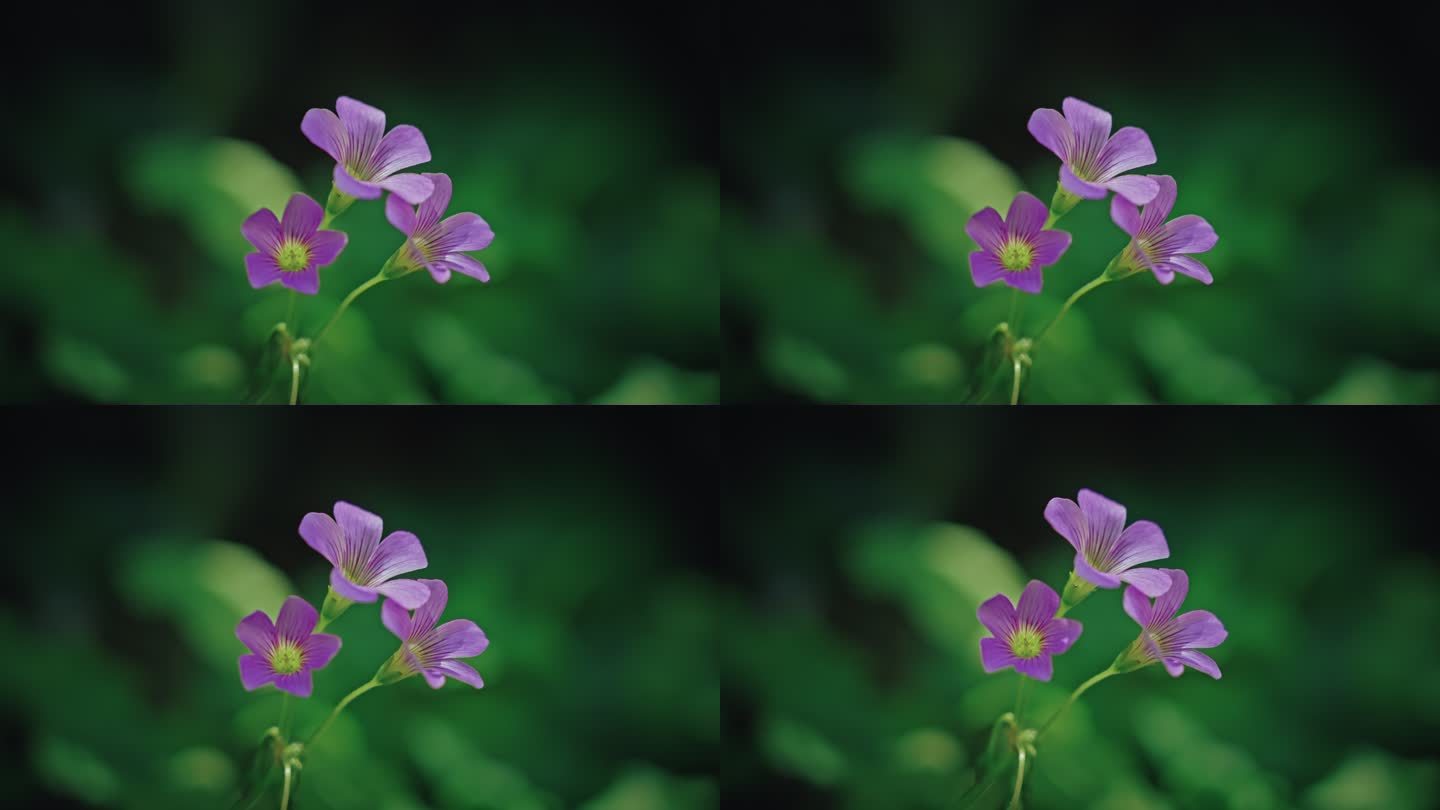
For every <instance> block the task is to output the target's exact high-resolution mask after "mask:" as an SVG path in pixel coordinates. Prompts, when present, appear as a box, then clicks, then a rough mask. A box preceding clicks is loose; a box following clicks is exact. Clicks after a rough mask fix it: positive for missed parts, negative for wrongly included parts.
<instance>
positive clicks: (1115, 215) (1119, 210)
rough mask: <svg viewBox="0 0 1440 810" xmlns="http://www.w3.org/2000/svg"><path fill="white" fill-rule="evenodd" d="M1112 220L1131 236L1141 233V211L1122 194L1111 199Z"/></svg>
mask: <svg viewBox="0 0 1440 810" xmlns="http://www.w3.org/2000/svg"><path fill="white" fill-rule="evenodd" d="M1110 219H1111V220H1112V221H1113V222H1114V223H1115V224H1116V225H1119V226H1120V230H1122V231H1124V232H1125V233H1127V234H1129V235H1131V236H1135V235H1136V234H1138V233H1140V209H1139V208H1137V207H1136V206H1135V203H1133V202H1130V201H1129V200H1127V199H1125V197H1124V196H1122V195H1120V194H1116V195H1115V196H1114V197H1112V198H1111V199H1110Z"/></svg>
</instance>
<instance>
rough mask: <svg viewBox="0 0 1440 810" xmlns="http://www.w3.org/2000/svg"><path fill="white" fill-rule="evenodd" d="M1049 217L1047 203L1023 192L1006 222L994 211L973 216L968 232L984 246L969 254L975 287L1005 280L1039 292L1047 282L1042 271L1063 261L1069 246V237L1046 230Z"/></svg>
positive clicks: (1013, 285)
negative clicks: (1061, 259)
mask: <svg viewBox="0 0 1440 810" xmlns="http://www.w3.org/2000/svg"><path fill="white" fill-rule="evenodd" d="M1047 215H1048V212H1047V210H1046V208H1045V203H1043V202H1040V200H1038V199H1036V198H1035V196H1034V195H1031V194H1027V193H1025V192H1023V191H1022V192H1020V193H1019V194H1017V195H1015V199H1014V200H1013V201H1011V203H1010V212H1009V214H1008V215H1006V217H1005V219H1003V220H1002V219H1001V218H1000V214H999V212H997V211H996V210H995V209H994V208H986V209H985V210H983V211H981V212H980V213H978V214H976V215H975V216H973V217H971V218H970V221H969V222H967V223H965V233H967V234H969V235H970V238H971V239H974V240H975V242H976V243H977V244H979V245H980V247H981V249H980V250H977V251H975V252H974V253H971V254H970V275H971V277H972V278H974V279H975V286H977V287H984V286H987V285H989V284H994V283H995V282H996V281H1003V282H1005V283H1006V284H1008V285H1010V286H1011V287H1014V288H1015V289H1017V290H1024V291H1025V292H1028V293H1038V292H1040V288H1041V286H1042V285H1043V284H1044V281H1045V279H1044V277H1043V276H1042V275H1041V273H1040V270H1041V268H1043V267H1049V266H1050V265H1052V264H1054V263H1055V262H1058V261H1060V257H1061V256H1062V255H1063V254H1064V253H1065V249H1066V248H1068V247H1070V234H1068V233H1066V232H1064V231H1047V230H1044V228H1045V219H1046V216H1047Z"/></svg>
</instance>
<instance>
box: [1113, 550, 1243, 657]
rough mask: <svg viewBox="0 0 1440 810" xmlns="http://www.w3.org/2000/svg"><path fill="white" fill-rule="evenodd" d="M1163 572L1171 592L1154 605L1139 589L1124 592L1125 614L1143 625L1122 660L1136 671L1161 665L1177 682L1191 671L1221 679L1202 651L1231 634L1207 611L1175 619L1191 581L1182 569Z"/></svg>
mask: <svg viewBox="0 0 1440 810" xmlns="http://www.w3.org/2000/svg"><path fill="white" fill-rule="evenodd" d="M1163 570H1164V572H1165V573H1166V574H1167V575H1168V576H1169V577H1170V582H1171V585H1170V590H1168V591H1166V592H1165V594H1164V595H1163V596H1161V597H1160V598H1158V599H1156V600H1155V601H1154V603H1151V601H1150V600H1149V599H1146V598H1145V595H1144V594H1143V593H1141V592H1140V591H1139V590H1138V589H1136V588H1126V589H1125V599H1124V602H1125V612H1126V613H1128V614H1130V618H1132V619H1134V620H1135V621H1136V622H1137V623H1138V624H1139V625H1140V637H1139V638H1138V639H1136V640H1135V643H1134V644H1133V645H1131V648H1130V649H1129V650H1128V651H1127V652H1126V653H1125V654H1124V655H1122V656H1121V658H1122V660H1127V659H1128V662H1129V663H1130V665H1131V666H1133V667H1135V668H1138V667H1141V666H1145V665H1147V664H1153V663H1156V662H1160V663H1163V664H1164V665H1165V670H1166V671H1167V672H1169V673H1170V674H1171V675H1172V676H1174V677H1176V678H1178V677H1180V673H1181V672H1184V671H1185V667H1190V668H1191V669H1196V670H1199V671H1201V672H1203V673H1205V674H1206V675H1209V676H1210V677H1212V678H1217V679H1218V678H1219V677H1220V667H1219V666H1218V665H1217V664H1216V663H1215V659H1213V658H1211V657H1210V656H1208V655H1206V654H1205V653H1202V652H1200V650H1203V649H1208V648H1210V647H1216V646H1219V645H1220V643H1221V642H1222V641H1224V640H1225V638H1226V637H1227V636H1229V635H1230V634H1229V632H1228V631H1227V630H1226V629H1225V625H1223V624H1221V623H1220V620H1219V619H1218V618H1216V617H1215V614H1214V613H1211V612H1210V611H1208V610H1192V611H1190V612H1188V613H1182V614H1180V615H1179V616H1176V615H1175V613H1176V611H1178V610H1179V609H1180V604H1181V603H1182V602H1184V601H1185V596H1186V594H1188V593H1189V592H1190V578H1189V576H1187V575H1186V574H1185V572H1184V571H1181V570H1179V569H1175V568H1167V569H1163Z"/></svg>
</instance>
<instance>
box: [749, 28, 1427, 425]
mask: <svg viewBox="0 0 1440 810" xmlns="http://www.w3.org/2000/svg"><path fill="white" fill-rule="evenodd" d="M1229 6H1230V4H1224V3H1221V4H1206V5H1205V6H1204V7H1203V9H1202V8H1196V7H1192V6H1183V5H1182V6H1173V7H1167V6H1156V5H1153V4H1152V5H1149V6H1146V7H1144V8H1143V9H1141V8H1138V7H1134V6H1133V5H1131V6H1118V5H1116V6H1106V5H1104V4H1102V5H1100V6H1094V5H1092V6H1087V7H1086V8H1085V9H1078V8H1064V7H1057V6H1055V5H1054V4H1045V3H1038V2H1010V3H985V4H982V3H946V2H936V1H933V0H900V1H899V2H894V3H885V4H854V5H853V6H851V7H847V8H846V9H845V10H844V11H839V10H836V11H835V12H834V13H832V14H827V15H810V14H808V13H805V12H802V11H799V10H797V11H795V12H794V13H793V14H792V15H790V17H786V15H784V13H783V12H780V18H779V19H778V20H777V19H776V18H774V17H772V16H770V15H766V16H765V17H764V19H765V24H764V25H762V26H757V27H756V29H755V30H753V31H752V32H751V38H750V39H748V40H747V55H748V56H749V58H747V60H745V65H744V66H743V67H741V68H740V69H739V72H740V77H739V78H737V79H735V80H734V81H733V82H731V83H730V84H731V86H732V88H733V92H734V93H735V95H736V96H737V97H741V96H742V95H743V97H744V98H745V99H746V100H745V102H744V104H743V110H744V111H745V114H743V115H737V116H736V117H735V118H734V119H733V120H731V121H729V122H728V128H727V133H729V135H730V137H729V138H727V140H726V141H725V148H724V151H723V153H722V163H721V165H722V167H723V168H724V174H725V176H727V178H728V182H727V185H726V186H725V188H726V191H727V194H726V200H727V201H730V200H734V201H735V203H736V204H735V205H733V206H727V207H726V209H725V210H724V222H723V225H722V228H721V231H722V235H721V242H722V244H723V245H724V246H725V249H726V251H727V257H728V258H727V261H726V264H725V270H726V277H725V285H724V287H723V292H722V296H723V307H722V313H723V315H722V322H723V326H724V333H725V340H726V353H725V362H726V367H725V368H726V372H725V375H724V381H723V388H724V393H723V396H724V397H725V398H726V399H728V400H757V399H758V400H800V401H838V402H956V401H962V400H966V399H967V398H969V397H971V396H972V395H973V394H974V393H975V390H974V389H975V387H976V386H975V381H976V377H977V375H979V373H980V366H981V365H982V357H981V347H982V346H983V345H984V343H985V340H986V337H987V335H988V334H989V333H990V330H991V329H992V328H993V327H994V326H995V325H996V324H997V323H998V322H1000V321H1002V320H1005V319H1006V317H1007V314H1008V310H1009V307H1010V301H1011V291H1010V289H1009V288H1008V287H1003V286H993V287H987V288H985V289H977V288H976V287H975V286H974V284H973V282H972V281H971V277H970V271H969V266H968V262H967V256H968V254H969V253H970V252H971V251H973V250H975V249H976V247H975V246H974V244H973V243H972V242H971V240H970V239H969V237H968V236H966V234H965V232H964V229H963V226H964V224H965V222H966V221H967V220H968V219H969V218H970V216H971V215H973V214H974V213H975V212H976V211H979V210H980V209H982V208H984V207H986V206H995V207H997V209H998V210H1000V211H1001V212H1002V214H1003V213H1004V212H1005V210H1006V209H1007V207H1008V205H1009V202H1010V200H1011V199H1012V198H1013V196H1014V194H1015V192H1016V191H1018V190H1022V189H1023V190H1027V191H1029V192H1031V193H1032V194H1034V195H1036V196H1037V197H1039V198H1040V199H1041V200H1043V201H1045V202H1046V203H1048V202H1049V201H1050V199H1051V196H1052V194H1053V193H1054V191H1055V184H1056V175H1057V172H1058V168H1059V162H1058V160H1057V159H1056V158H1055V157H1054V156H1053V155H1052V154H1051V153H1050V152H1048V151H1047V150H1046V149H1044V148H1043V147H1042V146H1040V145H1039V144H1038V143H1037V142H1036V141H1035V140H1034V138H1032V137H1031V136H1030V134H1029V133H1028V132H1027V131H1026V122H1027V121H1028V119H1029V116H1030V114H1031V112H1032V111H1034V110H1035V109H1037V108H1040V107H1050V108H1056V109H1058V108H1059V107H1060V104H1061V100H1062V99H1063V98H1064V97H1066V96H1072V95H1073V96H1077V97H1079V98H1082V99H1085V100H1087V101H1090V102H1092V103H1094V104H1096V105H1097V106H1100V107H1102V108H1104V109H1106V110H1108V111H1110V112H1111V113H1112V114H1113V116H1114V121H1115V128H1117V129H1118V128H1119V127H1121V126H1127V125H1128V126H1138V127H1141V128H1143V129H1145V130H1146V131H1147V132H1148V133H1149V135H1150V137H1151V140H1152V142H1153V143H1154V146H1155V150H1156V153H1157V155H1158V158H1159V160H1158V162H1157V163H1156V164H1155V165H1153V166H1151V167H1148V168H1146V169H1144V170H1142V171H1146V172H1154V173H1158V174H1170V175H1173V176H1174V177H1175V178H1176V180H1177V182H1178V184H1179V199H1178V202H1177V205H1176V208H1175V214H1176V215H1180V214H1187V213H1194V214H1200V215H1202V216H1204V217H1206V218H1207V219H1208V220H1209V221H1210V222H1211V224H1213V225H1214V227H1215V229H1216V231H1217V232H1218V233H1219V235H1220V241H1219V244H1218V245H1217V247H1216V248H1215V249H1214V250H1213V251H1211V252H1209V253H1208V254H1205V255H1204V256H1202V257H1201V259H1202V260H1203V261H1205V262H1206V263H1207V264H1208V265H1209V266H1210V267H1211V269H1212V271H1213V273H1214V276H1215V283H1214V285H1213V286H1210V287H1205V286H1203V285H1201V284H1200V283H1199V282H1194V281H1192V280H1187V279H1180V280H1179V281H1178V282H1177V283H1175V284H1173V285H1172V286H1170V287H1162V286H1161V285H1160V284H1159V283H1158V282H1156V281H1155V279H1154V278H1153V276H1151V275H1149V274H1145V275H1140V276H1135V277H1132V278H1131V279H1128V280H1126V281H1125V282H1124V283H1121V284H1111V285H1107V286H1105V287H1103V288H1101V289H1100V290H1098V291H1096V292H1094V293H1092V294H1090V295H1089V296H1087V297H1086V298H1085V299H1083V300H1082V301H1081V302H1080V304H1079V305H1078V307H1077V308H1076V310H1074V311H1072V313H1071V314H1070V315H1069V316H1067V318H1066V319H1065V321H1064V322H1063V323H1062V324H1061V325H1060V327H1059V328H1058V329H1057V330H1056V331H1055V332H1054V333H1053V334H1052V335H1051V336H1050V337H1049V338H1047V341H1046V345H1045V346H1044V347H1043V348H1042V350H1041V351H1040V352H1038V353H1037V355H1036V357H1035V367H1034V376H1033V382H1032V383H1031V384H1029V385H1027V387H1026V390H1025V395H1024V399H1025V401H1028V402H1080V403H1127V402H1179V403H1308V402H1325V403H1358V402H1367V403H1393V402H1436V401H1440V272H1436V270H1437V262H1436V261H1435V258H1434V254H1433V250H1432V247H1431V246H1430V244H1429V241H1430V240H1429V239H1427V238H1426V237H1425V234H1429V233H1433V231H1434V225H1435V223H1436V222H1440V182H1437V180H1440V176H1437V164H1436V161H1435V150H1434V147H1433V144H1432V143H1431V140H1432V139H1431V138H1430V137H1429V135H1428V133H1430V132H1431V129H1430V128H1429V127H1427V126H1425V125H1424V124H1423V115H1424V113H1423V112H1422V108H1421V107H1419V106H1417V100H1418V99H1419V98H1422V97H1425V95H1426V92H1425V91H1424V90H1421V91H1419V92H1416V89H1415V88H1414V87H1412V86H1411V83H1410V81H1409V79H1410V78H1411V77H1417V76H1420V75H1425V74H1427V73H1428V72H1429V69H1428V66H1427V65H1426V62H1425V59H1426V57H1425V56H1424V54H1426V53H1427V52H1428V45H1427V43H1426V40H1425V39H1424V36H1425V35H1424V34H1423V33H1422V32H1421V31H1420V30H1418V29H1416V28H1414V27H1411V26H1406V25H1403V24H1396V21H1395V20H1393V19H1390V18H1387V17H1384V16H1383V15H1382V16H1374V15H1356V14H1351V13H1331V12H1329V11H1328V10H1327V9H1325V8H1321V7H1313V8H1310V9H1307V11H1306V13H1305V14H1304V15H1303V22H1301V21H1300V19H1298V18H1297V17H1296V16H1295V15H1293V14H1290V13H1269V12H1267V10H1266V9H1264V8H1260V7H1255V6H1254V5H1253V4H1248V5H1246V6H1243V7H1240V8H1239V9H1232V8H1230V7H1229ZM1227 11H1238V12H1239V13H1235V14H1228V13H1226V12H1227ZM1057 227H1059V228H1061V229H1062V230H1066V231H1069V232H1070V233H1071V234H1072V235H1073V237H1074V241H1073V244H1072V247H1071V248H1070V250H1069V251H1068V252H1067V253H1066V255H1065V256H1064V258H1063V259H1062V260H1061V262H1060V263H1059V264H1058V265H1056V266H1054V267H1052V268H1049V269H1047V270H1046V277H1045V289H1044V292H1043V293H1042V294H1041V295H1039V296H1022V298H1024V299H1026V300H1025V303H1024V305H1023V308H1022V310H1021V321H1022V329H1023V331H1024V332H1025V333H1026V334H1028V335H1031V336H1033V335H1034V334H1035V333H1036V332H1037V331H1038V330H1039V329H1040V327H1041V326H1042V325H1043V324H1044V323H1045V322H1046V321H1048V320H1049V319H1050V317H1051V316H1052V315H1053V314H1054V313H1055V312H1057V311H1058V309H1059V307H1060V304H1061V303H1062V302H1063V301H1064V300H1065V298H1066V297H1067V296H1069V295H1070V294H1071V293H1072V292H1074V291H1075V290H1077V289H1078V288H1079V287H1081V286H1082V285H1083V284H1084V283H1085V282H1087V281H1089V280H1091V279H1092V278H1094V277H1095V276H1097V275H1098V274H1099V273H1100V271H1101V270H1103V269H1104V267H1105V266H1106V264H1107V263H1108V262H1109V260H1110V259H1111V258H1112V257H1113V256H1114V255H1115V254H1116V253H1117V252H1119V250H1120V249H1121V248H1122V247H1123V246H1124V244H1125V241H1126V237H1125V236H1124V235H1123V233H1122V232H1121V231H1120V230H1119V229H1118V228H1117V227H1116V226H1115V225H1114V224H1113V223H1112V222H1111V220H1110V216H1109V203H1108V201H1107V202H1105V203H1103V204H1102V203H1095V202H1089V203H1084V204H1082V205H1081V206H1080V207H1079V208H1077V209H1076V210H1075V211H1073V212H1072V213H1071V214H1069V215H1068V216H1066V217H1065V218H1064V219H1063V220H1061V222H1060V224H1059V225H1058V226H1057ZM1008 382H1009V381H1008V378H1007V380H1006V384H1005V385H1002V386H997V387H996V389H995V393H994V394H992V397H991V399H996V398H1001V397H1005V396H1006V395H1007V394H1008Z"/></svg>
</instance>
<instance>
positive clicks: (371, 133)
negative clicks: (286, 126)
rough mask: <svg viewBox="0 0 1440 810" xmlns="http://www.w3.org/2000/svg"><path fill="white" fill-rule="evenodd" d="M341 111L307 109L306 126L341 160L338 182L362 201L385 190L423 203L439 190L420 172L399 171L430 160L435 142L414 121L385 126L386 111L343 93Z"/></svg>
mask: <svg viewBox="0 0 1440 810" xmlns="http://www.w3.org/2000/svg"><path fill="white" fill-rule="evenodd" d="M335 109H336V111H338V112H339V115H338V116H337V115H336V114H335V113H333V112H330V111H329V110H323V109H319V108H315V109H312V110H310V111H309V112H307V113H305V118H304V120H302V121H301V122H300V131H301V132H303V133H305V137H307V138H309V139H310V142H311V143H313V144H315V145H316V146H318V147H320V148H321V149H322V150H324V152H325V154H327V155H329V156H330V157H332V158H334V159H335V172H334V176H335V187H336V188H337V189H339V190H340V191H342V192H344V193H345V194H348V195H350V196H351V197H355V198H358V199H361V200H375V199H379V198H380V194H381V193H382V192H383V191H390V192H393V193H395V194H399V195H400V196H401V197H403V198H405V200H407V201H408V202H410V203H418V202H420V201H421V200H424V199H425V198H426V197H429V196H430V192H431V191H433V190H434V187H433V185H432V184H431V182H430V181H429V180H428V179H426V178H424V177H421V176H420V175H418V174H397V172H399V171H400V170H401V169H408V168H410V167H411V166H414V165H417V164H420V163H425V162H428V161H429V160H430V147H429V145H427V144H426V143H425V136H424V135H422V134H420V130H418V129H416V128H415V127H412V126H410V125H409V124H401V125H400V126H398V127H395V128H394V129H392V130H390V131H389V132H388V133H387V132H386V131H385V113H384V112H382V111H380V110H377V109H375V108H374V107H371V106H370V105H369V104H366V103H364V102H361V101H356V100H355V99H353V98H349V97H347V96H341V97H340V98H338V99H336V101H335Z"/></svg>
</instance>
